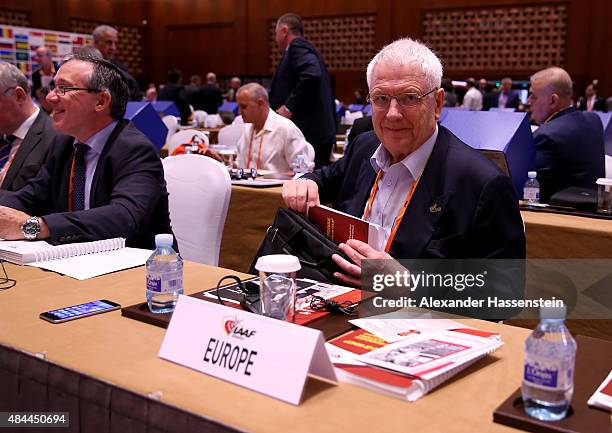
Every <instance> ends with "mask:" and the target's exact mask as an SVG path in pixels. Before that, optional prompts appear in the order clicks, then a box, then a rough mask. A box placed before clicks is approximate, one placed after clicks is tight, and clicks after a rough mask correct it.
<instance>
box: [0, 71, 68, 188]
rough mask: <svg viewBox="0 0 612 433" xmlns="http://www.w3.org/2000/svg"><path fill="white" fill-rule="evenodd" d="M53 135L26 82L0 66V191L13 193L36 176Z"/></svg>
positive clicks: (45, 156) (20, 74)
mask: <svg viewBox="0 0 612 433" xmlns="http://www.w3.org/2000/svg"><path fill="white" fill-rule="evenodd" d="M56 135H57V133H56V132H55V130H54V129H53V127H52V125H51V120H50V119H49V117H48V116H47V115H46V114H45V113H44V112H43V111H41V110H40V109H39V108H38V107H37V106H36V104H34V102H33V101H32V97H31V96H30V88H29V85H28V80H27V78H26V77H25V76H24V75H23V73H22V72H21V71H20V70H19V69H17V67H15V66H14V65H12V64H10V63H6V62H0V189H1V190H7V191H16V190H18V189H19V188H21V187H22V186H23V185H25V183H26V182H27V180H28V179H29V178H31V177H33V176H34V175H36V173H38V170H39V169H40V167H41V166H42V165H43V164H44V163H45V161H46V160H47V157H48V154H49V149H50V147H51V143H52V142H53V139H54V138H55V136H56Z"/></svg>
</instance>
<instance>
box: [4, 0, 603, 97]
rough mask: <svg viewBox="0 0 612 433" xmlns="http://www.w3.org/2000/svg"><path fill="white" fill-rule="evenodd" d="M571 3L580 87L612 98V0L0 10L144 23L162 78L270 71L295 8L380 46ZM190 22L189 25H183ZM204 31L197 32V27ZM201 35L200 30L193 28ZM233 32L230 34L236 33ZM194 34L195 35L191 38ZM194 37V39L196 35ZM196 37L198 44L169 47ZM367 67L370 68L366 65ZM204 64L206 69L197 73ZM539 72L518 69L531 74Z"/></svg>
mask: <svg viewBox="0 0 612 433" xmlns="http://www.w3.org/2000/svg"><path fill="white" fill-rule="evenodd" d="M561 2H565V3H566V4H567V5H568V13H567V31H566V40H565V47H566V49H565V64H566V67H567V69H568V71H569V72H570V74H571V75H572V77H573V78H574V80H575V81H576V83H577V88H578V89H579V90H580V91H582V89H583V88H584V85H585V84H586V83H587V82H589V81H591V80H593V79H599V81H600V87H601V91H600V93H602V94H605V95H607V96H609V95H612V44H611V43H610V40H612V26H611V25H610V22H609V21H610V18H609V17H610V16H612V1H610V0H410V1H406V0H377V1H371V0H326V1H324V2H319V1H313V0H295V1H292V2H290V3H288V2H286V1H284V0H89V1H82V0H47V1H39V0H3V1H2V3H1V4H0V10H14V11H23V12H25V13H28V14H29V17H30V20H31V25H32V26H33V27H42V28H50V29H56V30H66V31H69V30H70V19H75V18H76V19H82V20H90V21H106V22H108V23H109V24H122V25H126V26H142V29H143V35H144V47H143V56H144V58H145V68H144V73H143V75H144V78H146V79H148V80H151V81H154V82H158V83H159V82H164V81H165V78H166V72H167V70H168V69H169V68H170V67H179V68H181V69H183V70H184V71H185V72H186V73H192V71H193V72H200V73H202V74H204V73H206V71H207V70H209V69H211V70H214V71H216V72H217V73H218V74H228V75H234V74H236V75H264V74H269V73H270V72H269V54H270V53H269V51H270V50H269V46H268V42H269V35H268V28H269V25H270V23H271V22H273V21H274V20H275V19H276V18H278V16H280V15H282V14H283V13H285V12H289V11H291V12H295V13H298V14H300V15H302V16H303V17H304V18H333V17H342V16H346V15H359V14H374V15H375V16H376V43H375V46H376V49H378V48H380V47H381V46H382V45H383V44H385V43H388V42H390V41H392V40H393V39H396V38H398V37H402V36H411V37H415V38H422V36H423V34H424V32H423V11H425V10H435V9H440V10H444V9H446V10H450V9H454V10H458V11H461V10H462V9H466V8H483V7H504V6H525V5H532V6H533V5H536V6H537V5H542V4H551V3H556V4H558V3H561ZM181 27H184V28H181ZM196 29H199V30H196ZM230 29H231V30H230ZM194 32H195V33H194ZM230 33H231V34H230ZM190 35H191V36H193V35H196V36H195V38H196V39H197V40H195V41H194V38H193V37H191V36H190ZM190 37H191V39H190ZM176 38H179V39H180V40H187V39H190V40H191V41H193V42H192V46H190V47H185V46H177V45H172V44H169V41H170V40H176ZM365 66H366V65H364V69H365ZM198 69H202V70H199V71H198ZM447 72H448V74H449V75H450V76H452V77H454V78H458V79H460V78H466V76H467V75H474V76H476V77H479V76H481V75H482V74H484V73H485V72H486V73H487V76H489V77H490V78H500V77H501V76H503V75H507V74H506V72H507V71H502V70H500V71H497V72H495V71H494V72H491V71H482V70H478V69H473V70H452V69H449V70H447ZM532 72H533V71H529V70H524V71H514V72H513V73H512V76H513V77H515V78H517V79H525V78H527V77H528V76H529V74H530V73H532ZM333 74H334V75H335V78H336V79H335V82H336V90H337V94H338V96H339V97H341V98H343V99H347V100H350V98H352V91H353V89H355V88H358V87H363V84H364V80H363V78H362V71H356V70H342V71H334V72H333Z"/></svg>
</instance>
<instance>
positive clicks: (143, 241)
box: [0, 55, 172, 248]
mask: <svg viewBox="0 0 612 433" xmlns="http://www.w3.org/2000/svg"><path fill="white" fill-rule="evenodd" d="M51 87H52V89H51V92H50V93H49V94H48V95H47V100H48V101H49V102H50V103H51V104H52V105H53V109H54V111H53V126H54V127H55V129H56V130H58V131H60V132H63V133H65V134H67V135H70V136H71V137H58V138H57V139H56V140H55V142H54V144H53V148H52V153H51V155H50V158H49V162H48V163H47V164H46V165H45V166H44V167H43V168H42V169H41V171H40V172H39V173H38V175H37V176H36V177H34V178H32V179H30V180H29V181H28V183H27V184H26V185H25V186H24V187H23V188H21V189H20V190H19V191H16V192H15V193H12V194H6V195H3V196H2V197H0V238H3V239H28V240H30V239H32V240H33V239H46V240H48V241H49V242H51V243H53V244H59V243H68V242H85V241H94V240H99V239H106V238H114V237H123V238H126V244H127V245H128V246H132V247H139V248H153V246H154V236H155V234H157V233H172V231H171V228H170V217H169V213H168V193H167V191H166V184H165V182H164V175H163V169H162V165H161V161H160V160H159V157H158V156H157V154H156V152H155V148H154V146H153V145H152V144H151V142H150V141H149V140H148V139H147V138H146V137H145V136H144V135H143V134H142V133H141V132H139V131H138V130H137V129H136V128H135V127H134V126H133V125H132V124H131V123H130V122H129V121H127V120H124V119H123V115H124V113H125V107H126V104H127V100H128V88H127V85H126V83H125V81H124V78H123V75H122V73H121V71H120V70H119V69H117V67H116V66H114V65H112V64H110V63H109V62H107V61H105V60H102V59H96V58H93V57H88V56H80V55H77V56H74V57H73V58H71V59H69V60H67V61H66V62H65V63H64V64H63V65H62V66H61V67H60V69H59V71H58V72H57V75H56V76H55V79H54V83H53V85H52V86H51Z"/></svg>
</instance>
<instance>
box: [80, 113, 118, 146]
mask: <svg viewBox="0 0 612 433" xmlns="http://www.w3.org/2000/svg"><path fill="white" fill-rule="evenodd" d="M115 126H117V121H116V120H115V121H113V122H111V123H109V124H108V125H106V126H105V127H104V128H102V129H100V130H99V131H98V132H96V133H95V134H94V135H92V136H91V137H89V139H88V140H87V141H86V142H85V144H86V145H88V146H89V148H90V149H89V152H93V153H102V149H104V145H105V144H106V142H107V141H108V137H110V135H111V134H112V132H113V130H114V129H115ZM74 142H75V144H76V142H77V140H76V139H75V140H74Z"/></svg>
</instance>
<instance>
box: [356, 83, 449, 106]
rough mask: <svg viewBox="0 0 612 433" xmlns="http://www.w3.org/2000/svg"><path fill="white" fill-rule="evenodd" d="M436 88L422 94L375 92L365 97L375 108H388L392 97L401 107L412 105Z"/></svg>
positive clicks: (436, 88)
mask: <svg viewBox="0 0 612 433" xmlns="http://www.w3.org/2000/svg"><path fill="white" fill-rule="evenodd" d="M436 90H438V87H435V88H433V89H431V90H430V91H429V92H427V93H425V94H423V95H417V94H416V93H402V94H400V95H396V96H391V95H385V94H384V93H376V94H374V95H368V96H367V98H366V99H367V101H368V102H370V103H372V105H374V106H375V107H377V108H389V105H391V100H392V99H395V100H396V101H397V103H398V104H399V105H400V106H401V107H414V106H415V105H417V104H418V103H419V102H421V99H423V98H424V97H425V96H427V95H429V94H431V93H433V92H435V91H436Z"/></svg>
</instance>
